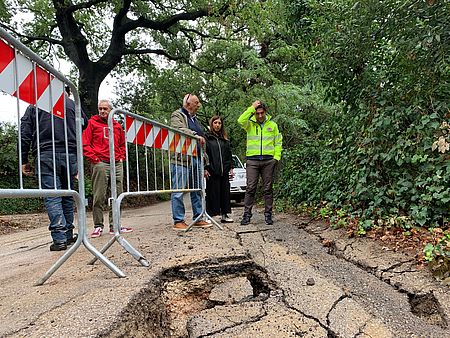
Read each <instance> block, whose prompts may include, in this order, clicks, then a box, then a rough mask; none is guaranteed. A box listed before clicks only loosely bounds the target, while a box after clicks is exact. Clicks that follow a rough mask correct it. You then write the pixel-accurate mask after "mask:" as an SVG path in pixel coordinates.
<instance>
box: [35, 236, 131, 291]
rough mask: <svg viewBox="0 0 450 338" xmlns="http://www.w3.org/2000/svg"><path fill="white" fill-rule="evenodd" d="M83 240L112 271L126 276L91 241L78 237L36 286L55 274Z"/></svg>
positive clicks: (118, 275)
mask: <svg viewBox="0 0 450 338" xmlns="http://www.w3.org/2000/svg"><path fill="white" fill-rule="evenodd" d="M82 242H83V244H84V245H85V246H86V248H87V249H88V250H89V251H90V252H91V253H92V254H94V256H97V257H98V259H100V260H101V262H102V263H103V264H105V265H106V266H107V267H108V268H109V269H110V270H111V271H112V272H114V273H115V274H116V275H117V277H125V274H124V273H123V272H122V271H121V270H119V268H117V267H116V266H115V265H114V264H113V263H111V262H110V261H109V260H108V259H107V258H106V257H105V256H103V255H102V254H101V253H100V252H98V251H97V249H95V248H94V247H93V246H92V244H90V243H89V241H87V240H84V239H82V238H81V237H78V239H77V241H76V242H75V243H74V245H73V246H71V247H70V249H69V250H68V251H66V252H65V253H64V255H62V256H61V257H60V258H59V259H58V260H57V261H56V262H55V263H54V264H53V265H52V266H51V267H50V269H49V270H48V271H47V272H46V273H45V274H44V276H42V277H41V278H39V279H38V280H37V281H36V282H35V283H34V286H39V285H43V284H44V283H45V282H46V281H47V279H49V278H50V277H51V275H53V273H54V272H55V271H56V270H58V269H59V267H60V266H61V265H63V263H64V262H65V261H67V260H68V259H69V257H70V256H72V254H73V253H74V252H75V251H76V250H77V249H78V247H79V246H80V245H81V243H82Z"/></svg>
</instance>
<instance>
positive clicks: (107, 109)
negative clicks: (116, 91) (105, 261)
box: [83, 100, 133, 238]
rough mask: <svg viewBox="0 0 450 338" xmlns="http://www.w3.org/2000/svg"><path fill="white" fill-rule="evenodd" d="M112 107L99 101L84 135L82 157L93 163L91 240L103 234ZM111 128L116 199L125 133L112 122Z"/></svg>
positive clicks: (123, 157)
mask: <svg viewBox="0 0 450 338" xmlns="http://www.w3.org/2000/svg"><path fill="white" fill-rule="evenodd" d="M111 110H112V105H111V103H110V102H109V101H108V100H100V101H99V102H98V115H94V116H92V117H91V118H90V120H89V123H88V127H87V128H86V130H85V131H84V132H83V150H84V156H86V158H87V159H88V160H89V162H91V163H92V164H93V167H92V195H93V202H92V214H93V218H94V231H93V232H92V234H91V237H92V238H95V237H100V236H101V235H102V233H103V227H104V224H103V210H104V209H105V208H106V203H107V201H108V198H109V197H110V196H111V193H110V183H111V182H110V156H109V139H108V137H109V135H108V116H109V114H110V113H111ZM113 128H114V159H115V167H116V192H117V196H119V195H120V194H121V193H122V191H123V160H125V157H126V154H125V142H126V141H125V132H124V130H123V128H122V126H121V125H120V124H119V123H118V122H116V121H114V120H113ZM131 231H133V229H132V228H125V227H121V228H120V232H123V233H125V232H131ZM109 232H110V233H111V234H113V233H114V231H113V219H112V209H111V208H110V209H109Z"/></svg>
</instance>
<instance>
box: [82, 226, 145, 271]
mask: <svg viewBox="0 0 450 338" xmlns="http://www.w3.org/2000/svg"><path fill="white" fill-rule="evenodd" d="M115 241H117V242H118V243H119V244H120V245H121V246H122V247H123V248H124V249H125V251H127V252H128V253H130V254H131V256H133V257H134V258H135V259H136V260H137V261H138V262H139V263H140V264H141V265H142V266H145V267H149V266H150V263H149V262H148V261H147V260H146V259H145V258H144V256H142V254H141V253H140V252H139V251H137V250H136V249H135V248H134V247H133V246H132V245H131V244H130V243H128V241H127V240H125V238H123V237H122V236H121V235H120V234H118V233H116V234H115V235H114V237H112V238H111V239H110V240H109V241H108V243H106V244H105V246H103V248H101V249H100V252H101V253H105V252H106V250H108V249H109V248H110V247H111V246H112V245H113V244H114V242H115ZM96 261H97V258H96V257H94V258H93V259H92V260H91V261H90V262H89V263H88V264H94V263H95V262H96Z"/></svg>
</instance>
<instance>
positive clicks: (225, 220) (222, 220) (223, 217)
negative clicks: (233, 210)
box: [220, 215, 234, 223]
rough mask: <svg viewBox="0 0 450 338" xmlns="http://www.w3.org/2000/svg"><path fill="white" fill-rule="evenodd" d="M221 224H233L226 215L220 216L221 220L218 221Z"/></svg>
mask: <svg viewBox="0 0 450 338" xmlns="http://www.w3.org/2000/svg"><path fill="white" fill-rule="evenodd" d="M220 221H221V222H222V223H233V222H234V220H233V219H232V218H230V217H228V215H222V219H221V220H220Z"/></svg>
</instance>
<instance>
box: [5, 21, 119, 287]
mask: <svg viewBox="0 0 450 338" xmlns="http://www.w3.org/2000/svg"><path fill="white" fill-rule="evenodd" d="M65 86H68V87H69V88H70V89H71V92H72V93H73V96H74V102H75V123H76V131H75V134H76V158H77V170H78V191H76V190H75V188H74V187H73V186H70V179H69V177H70V175H71V173H70V169H69V167H70V164H69V145H68V134H67V133H68V128H67V117H66V114H65V112H66V102H67V101H66V95H65V94H64V91H65ZM0 90H1V91H3V92H5V93H6V94H10V95H13V96H15V97H16V99H17V107H16V111H17V124H18V156H19V166H18V186H16V187H11V188H9V189H0V198H31V197H43V198H45V197H72V198H73V199H74V201H75V205H76V208H77V214H78V238H77V240H76V242H75V243H74V244H73V246H71V247H70V248H68V250H67V251H66V252H65V253H64V255H62V256H61V257H60V258H59V259H58V260H57V261H56V262H55V263H54V264H53V265H52V266H51V268H50V269H49V270H48V271H47V272H46V273H45V275H44V276H42V277H41V278H40V279H39V280H38V281H37V282H36V283H35V285H42V284H43V283H45V281H46V280H47V279H48V278H50V276H51V275H52V274H53V273H54V272H55V271H56V270H57V269H58V268H59V267H60V266H61V265H62V264H63V263H64V262H65V261H66V260H67V259H68V258H69V257H70V256H71V255H72V254H73V253H74V252H75V251H76V250H77V249H78V247H80V245H81V244H84V246H85V247H86V248H87V249H88V250H89V251H90V252H91V253H92V254H93V255H94V256H95V257H96V258H98V259H100V261H101V262H102V263H103V264H105V265H106V266H107V267H108V268H109V269H111V270H112V271H113V272H114V273H115V274H116V275H117V276H118V277H125V274H124V273H123V272H122V271H121V270H119V269H118V268H117V267H116V266H115V265H114V264H113V263H111V262H110V261H109V260H108V259H107V258H106V257H105V256H103V255H102V254H101V253H100V252H99V251H98V250H97V249H96V248H95V247H94V246H93V245H92V244H91V243H90V242H89V240H88V237H87V231H86V204H87V202H86V198H85V192H84V191H85V186H84V167H83V145H82V138H81V135H82V134H81V133H82V123H83V118H82V115H81V104H80V97H79V95H78V92H77V89H76V87H75V86H74V85H73V84H72V83H71V82H70V81H69V80H68V79H66V78H65V77H64V76H63V75H62V74H61V73H59V72H58V71H57V70H56V69H55V68H53V67H52V66H50V65H49V64H47V63H46V62H45V61H44V60H42V59H41V58H40V57H39V56H38V55H36V54H35V53H33V52H32V51H31V50H29V49H28V48H27V47H25V46H24V45H23V44H22V43H20V42H19V41H18V40H16V39H15V38H13V37H12V36H11V35H10V34H9V33H7V32H6V31H5V30H4V29H2V28H0ZM20 100H21V101H24V102H26V103H28V104H30V105H31V106H33V107H34V109H35V110H36V121H35V125H36V135H37V137H36V143H37V154H36V157H35V158H36V161H35V166H36V167H37V168H36V175H37V182H38V184H37V185H38V187H37V188H34V189H28V188H24V177H23V174H22V158H21V150H22V140H21V119H20V110H19V101H20ZM13 109H14V108H13ZM39 111H43V112H39ZM38 112H39V113H38ZM41 113H48V114H51V117H50V118H51V128H52V132H51V134H52V136H51V149H52V155H51V157H52V159H51V161H52V168H53V183H54V184H53V186H55V187H56V185H57V174H56V170H57V168H56V165H55V163H56V159H55V153H56V146H57V144H56V142H55V130H56V129H55V128H56V126H57V125H58V126H61V119H62V120H63V128H64V139H65V140H64V146H63V147H64V152H61V151H59V153H63V154H64V155H65V165H66V167H67V173H66V175H67V176H66V178H67V180H68V183H69V186H68V188H67V189H57V188H54V189H44V188H43V186H42V177H43V175H42V172H41V151H40V148H41V143H42V142H43V140H40V139H39V123H38V115H39V114H41ZM59 146H60V147H61V145H59ZM62 163H64V161H63V162H62ZM47 177H48V176H47Z"/></svg>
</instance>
